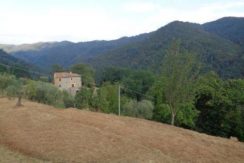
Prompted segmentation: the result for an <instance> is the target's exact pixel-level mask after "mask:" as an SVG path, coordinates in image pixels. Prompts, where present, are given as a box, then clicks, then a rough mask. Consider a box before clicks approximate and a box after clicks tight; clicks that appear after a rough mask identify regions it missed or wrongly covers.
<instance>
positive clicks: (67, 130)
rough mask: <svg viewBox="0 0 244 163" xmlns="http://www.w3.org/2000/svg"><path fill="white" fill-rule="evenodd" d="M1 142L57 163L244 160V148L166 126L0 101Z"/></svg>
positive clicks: (32, 104)
mask: <svg viewBox="0 0 244 163" xmlns="http://www.w3.org/2000/svg"><path fill="white" fill-rule="evenodd" d="M0 104H1V105H0V144H2V145H5V146H7V147H9V148H10V149H12V150H17V151H19V152H21V153H24V154H27V155H29V156H32V157H36V158H39V159H43V160H50V161H54V162H160V163H161V162H182V163H184V162H192V161H194V162H221V163H224V162H235V163H238V162H240V163H241V162H243V161H244V155H243V153H244V144H243V143H240V142H236V141H233V140H228V139H224V138H218V137H213V136H208V135H205V134H200V133H197V132H194V131H190V130H185V129H181V128H177V127H172V126H169V125H165V124H160V123H156V122H151V121H147V120H142V119H135V118H129V117H118V116H115V115H108V114H102V113H94V112H88V111H81V110H76V109H65V110H60V109H55V108H53V107H50V106H47V105H42V104H37V103H33V102H27V101H25V102H24V107H21V108H15V107H13V106H14V105H15V102H14V101H9V100H8V99H4V98H0Z"/></svg>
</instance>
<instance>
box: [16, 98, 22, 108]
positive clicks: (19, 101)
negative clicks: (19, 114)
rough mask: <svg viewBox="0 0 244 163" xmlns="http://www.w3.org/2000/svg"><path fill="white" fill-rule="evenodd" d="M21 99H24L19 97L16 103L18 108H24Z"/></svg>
mask: <svg viewBox="0 0 244 163" xmlns="http://www.w3.org/2000/svg"><path fill="white" fill-rule="evenodd" d="M21 99H22V96H18V101H17V103H16V106H17V107H19V106H22V103H21Z"/></svg>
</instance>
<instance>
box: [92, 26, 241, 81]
mask: <svg viewBox="0 0 244 163" xmlns="http://www.w3.org/2000/svg"><path fill="white" fill-rule="evenodd" d="M174 39H180V40H181V48H182V49H184V50H187V51H190V52H192V53H195V54H196V55H198V56H199V58H200V59H201V60H202V61H203V62H204V63H205V64H206V65H207V67H208V68H210V69H214V70H215V71H216V72H217V73H218V74H220V75H221V76H222V77H227V78H228V77H233V76H241V74H242V73H243V72H241V71H240V68H241V66H242V65H241V64H242V62H240V60H239V59H240V55H241V54H242V53H241V48H240V46H238V45H237V44H235V43H233V42H231V41H229V40H227V39H223V38H221V37H219V36H217V35H214V34H211V33H209V32H206V31H205V30H204V29H203V28H202V26H201V25H199V24H193V23H186V22H179V21H175V22H172V23H170V24H168V25H166V26H165V27H162V28H160V29H159V30H157V31H155V32H153V33H151V36H150V37H149V38H147V39H146V40H145V41H144V42H142V43H134V44H128V45H126V46H123V47H120V48H117V49H115V50H113V51H110V52H108V53H106V54H103V55H100V56H98V57H96V58H92V59H91V60H90V61H89V62H90V63H91V64H92V65H95V66H97V67H103V66H104V65H113V66H118V65H119V66H121V67H131V68H136V69H137V68H149V69H152V70H155V71H157V70H158V69H160V64H161V63H162V60H163V57H164V55H165V54H166V51H167V49H168V47H169V45H170V44H171V42H172V41H173V40H174Z"/></svg>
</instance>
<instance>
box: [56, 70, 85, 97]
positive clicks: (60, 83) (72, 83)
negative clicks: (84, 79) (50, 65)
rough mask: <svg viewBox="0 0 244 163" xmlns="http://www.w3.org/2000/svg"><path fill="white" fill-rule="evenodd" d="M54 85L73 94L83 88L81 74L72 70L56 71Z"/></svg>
mask: <svg viewBox="0 0 244 163" xmlns="http://www.w3.org/2000/svg"><path fill="white" fill-rule="evenodd" d="M53 78H54V85H55V86H57V87H58V88H59V89H61V90H65V91H67V92H68V93H70V94H71V95H73V96H74V95H75V94H76V93H77V92H78V91H79V90H80V88H81V86H82V83H81V75H79V74H75V73H72V72H55V73H54V77H53Z"/></svg>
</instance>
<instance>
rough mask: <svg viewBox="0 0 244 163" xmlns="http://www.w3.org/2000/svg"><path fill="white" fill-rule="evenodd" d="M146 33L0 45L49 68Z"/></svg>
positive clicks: (85, 57)
mask: <svg viewBox="0 0 244 163" xmlns="http://www.w3.org/2000/svg"><path fill="white" fill-rule="evenodd" d="M145 37H147V35H145V34H142V35H140V36H135V37H124V38H120V39H118V40H112V41H91V42H79V43H73V42H68V41H63V42H53V43H36V44H24V45H19V46H13V45H0V47H1V46H2V47H3V48H4V49H5V50H6V51H8V52H10V53H11V54H12V55H14V56H15V57H18V58H20V59H23V60H25V61H27V62H29V63H32V64H35V65H37V66H39V67H40V68H43V69H45V70H50V68H51V66H52V65H53V64H59V65H62V66H64V67H69V66H70V65H72V64H75V63H79V62H85V60H86V59H88V58H91V57H94V56H96V55H99V54H101V53H104V52H107V51H109V50H112V49H115V48H117V47H120V46H123V45H125V44H129V43H130V42H140V41H142V40H144V38H145Z"/></svg>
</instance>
